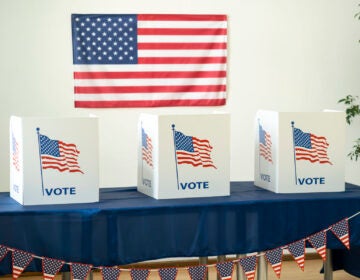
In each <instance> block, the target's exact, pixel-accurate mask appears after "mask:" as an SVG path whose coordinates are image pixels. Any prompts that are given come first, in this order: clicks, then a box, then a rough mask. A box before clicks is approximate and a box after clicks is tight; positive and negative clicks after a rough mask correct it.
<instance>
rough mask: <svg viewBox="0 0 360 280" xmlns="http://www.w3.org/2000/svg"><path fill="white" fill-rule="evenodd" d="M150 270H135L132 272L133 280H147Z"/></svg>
mask: <svg viewBox="0 0 360 280" xmlns="http://www.w3.org/2000/svg"><path fill="white" fill-rule="evenodd" d="M149 274H150V270H148V269H139V268H133V269H131V271H130V275H131V279H132V280H146V279H147V278H148V277H149Z"/></svg>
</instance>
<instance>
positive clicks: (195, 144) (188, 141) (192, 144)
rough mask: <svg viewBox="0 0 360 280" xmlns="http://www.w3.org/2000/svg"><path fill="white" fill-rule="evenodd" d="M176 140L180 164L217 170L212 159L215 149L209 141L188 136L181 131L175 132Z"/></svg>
mask: <svg viewBox="0 0 360 280" xmlns="http://www.w3.org/2000/svg"><path fill="white" fill-rule="evenodd" d="M174 138H175V150H176V157H177V163H178V164H191V165H192V166H202V167H213V168H216V166H215V165H214V163H213V161H212V159H211V150H212V149H213V147H212V146H211V145H210V142H209V140H206V139H199V138H196V137H194V136H186V135H184V134H183V133H181V132H179V131H175V134H174Z"/></svg>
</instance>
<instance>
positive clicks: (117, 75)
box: [74, 71, 226, 79]
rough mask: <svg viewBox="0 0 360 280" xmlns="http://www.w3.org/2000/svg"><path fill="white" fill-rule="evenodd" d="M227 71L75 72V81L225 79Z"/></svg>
mask: <svg viewBox="0 0 360 280" xmlns="http://www.w3.org/2000/svg"><path fill="white" fill-rule="evenodd" d="M225 77H226V71H168V72H163V71H155V72H145V71H144V72H141V71H140V72H74V78H75V79H161V78H225Z"/></svg>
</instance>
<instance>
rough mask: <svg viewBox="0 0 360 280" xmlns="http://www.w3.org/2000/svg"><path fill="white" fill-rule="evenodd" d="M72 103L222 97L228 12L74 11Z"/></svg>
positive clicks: (191, 102)
mask: <svg viewBox="0 0 360 280" xmlns="http://www.w3.org/2000/svg"><path fill="white" fill-rule="evenodd" d="M72 42H73V64H74V80H75V86H74V94H75V107H81V108H108V107H156V106H219V105H224V104H225V103H226V60H227V53H226V49H227V16H226V15H190V14H138V15H135V14H118V15H116V14H73V15H72Z"/></svg>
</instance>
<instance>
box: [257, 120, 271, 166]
mask: <svg viewBox="0 0 360 280" xmlns="http://www.w3.org/2000/svg"><path fill="white" fill-rule="evenodd" d="M271 145H272V142H271V136H270V134H269V133H267V132H266V131H265V130H264V129H263V128H262V126H261V125H260V124H259V151H260V156H262V157H264V158H265V159H266V160H267V161H268V162H271V163H272V158H271Z"/></svg>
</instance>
